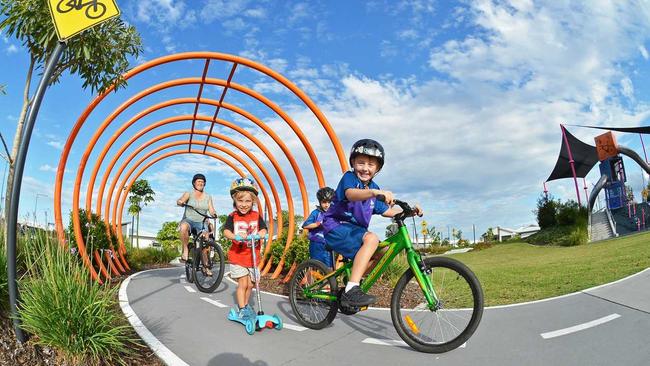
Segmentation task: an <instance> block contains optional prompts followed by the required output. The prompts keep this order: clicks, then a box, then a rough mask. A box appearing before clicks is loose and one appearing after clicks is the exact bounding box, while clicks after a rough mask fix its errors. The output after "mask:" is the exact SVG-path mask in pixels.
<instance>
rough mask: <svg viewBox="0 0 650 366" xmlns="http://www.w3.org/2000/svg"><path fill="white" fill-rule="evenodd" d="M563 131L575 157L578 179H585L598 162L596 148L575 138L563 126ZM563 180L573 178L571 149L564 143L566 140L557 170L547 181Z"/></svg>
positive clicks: (554, 170)
mask: <svg viewBox="0 0 650 366" xmlns="http://www.w3.org/2000/svg"><path fill="white" fill-rule="evenodd" d="M562 129H563V130H564V133H566V138H567V141H568V143H569V148H570V149H571V155H572V156H573V161H574V162H573V163H574V165H575V169H576V177H579V178H584V177H586V176H587V174H588V173H589V171H590V170H591V168H593V167H594V165H595V164H596V163H597V162H598V153H597V152H596V147H595V146H591V145H589V144H585V143H584V142H582V141H580V140H578V139H577V138H576V137H575V136H573V135H572V134H570V133H569V131H567V130H566V128H564V126H562ZM562 178H573V172H572V171H571V165H570V164H569V149H567V144H566V143H565V142H564V138H562V147H561V148H560V156H558V157H557V162H556V163H555V168H553V172H552V173H551V175H549V177H548V179H547V180H546V181H547V182H549V181H552V180H556V179H562Z"/></svg>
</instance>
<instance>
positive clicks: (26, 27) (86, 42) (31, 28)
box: [0, 0, 142, 207]
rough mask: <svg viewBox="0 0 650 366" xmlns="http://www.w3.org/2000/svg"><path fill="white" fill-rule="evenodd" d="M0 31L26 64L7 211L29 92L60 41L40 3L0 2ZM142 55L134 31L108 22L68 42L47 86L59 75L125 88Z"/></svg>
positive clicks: (99, 87) (95, 86)
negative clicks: (133, 64) (129, 72)
mask: <svg viewBox="0 0 650 366" xmlns="http://www.w3.org/2000/svg"><path fill="white" fill-rule="evenodd" d="M0 14H2V16H3V19H2V20H1V21H0V31H2V33H3V34H4V35H5V36H7V37H14V38H16V39H17V40H19V41H21V42H22V44H23V48H24V49H25V51H26V52H28V53H29V65H28V67H27V75H26V77H25V86H24V88H23V103H22V106H21V109H20V114H19V117H18V121H17V124H16V134H15V137H14V141H13V146H12V149H11V156H10V165H9V174H8V177H7V182H8V184H7V191H6V192H7V194H6V205H5V206H6V207H8V206H9V199H10V197H11V191H12V182H13V175H14V170H15V168H14V162H15V161H16V155H17V153H18V146H20V145H21V141H22V132H23V126H24V123H25V120H26V117H27V114H28V111H29V108H30V106H31V105H32V103H33V101H34V91H32V90H31V86H32V78H33V77H34V74H35V73H39V72H42V70H43V68H44V66H45V63H46V61H47V59H48V58H49V56H50V55H51V54H52V51H53V50H54V48H55V47H56V45H57V43H58V42H59V41H58V39H57V36H56V31H55V29H54V24H53V23H52V18H51V16H50V12H49V9H48V6H47V5H46V3H45V1H43V0H0ZM140 53H142V40H141V38H140V35H139V34H138V32H137V31H136V29H135V27H133V26H131V25H128V24H126V23H125V22H124V21H122V20H121V19H120V18H113V19H110V20H107V21H105V22H103V23H101V24H98V25H97V26H95V27H93V28H91V29H88V30H86V31H84V32H82V33H81V34H78V35H76V36H75V37H73V38H71V39H69V40H68V41H67V47H66V48H65V50H64V51H63V54H62V55H61V58H60V60H59V62H58V64H57V65H56V68H55V69H54V73H53V75H52V77H51V79H50V84H49V85H52V84H55V83H57V82H58V81H59V80H60V79H61V76H62V75H63V73H64V72H69V73H70V74H71V75H76V76H78V77H80V78H81V80H82V81H83V84H82V87H83V88H84V89H87V88H90V90H91V93H94V92H103V91H105V90H106V89H107V88H109V87H111V86H112V85H115V89H116V90H117V89H118V88H120V87H124V86H125V85H126V81H125V80H124V79H123V78H122V77H121V76H122V74H124V73H125V72H126V71H127V70H128V69H129V64H130V63H129V60H130V59H135V58H137V57H138V55H140Z"/></svg>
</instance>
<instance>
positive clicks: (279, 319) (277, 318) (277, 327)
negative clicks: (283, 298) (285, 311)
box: [273, 314, 282, 330]
mask: <svg viewBox="0 0 650 366" xmlns="http://www.w3.org/2000/svg"><path fill="white" fill-rule="evenodd" d="M273 317H274V318H275V319H276V320H277V321H278V322H277V324H275V329H277V330H280V329H282V318H280V317H279V316H278V315H277V314H273Z"/></svg>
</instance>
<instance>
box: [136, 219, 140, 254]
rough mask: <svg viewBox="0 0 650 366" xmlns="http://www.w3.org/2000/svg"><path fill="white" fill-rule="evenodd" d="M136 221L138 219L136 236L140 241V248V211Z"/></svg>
mask: <svg viewBox="0 0 650 366" xmlns="http://www.w3.org/2000/svg"><path fill="white" fill-rule="evenodd" d="M135 221H136V225H137V226H136V229H135V236H136V238H135V240H136V241H137V242H138V245H137V247H138V249H140V213H139V212H138V216H137V217H136V219H135Z"/></svg>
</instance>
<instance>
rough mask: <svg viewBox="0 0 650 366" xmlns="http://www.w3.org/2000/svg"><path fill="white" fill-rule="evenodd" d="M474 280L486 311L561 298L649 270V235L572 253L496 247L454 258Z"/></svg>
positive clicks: (556, 249) (518, 246) (566, 249)
mask: <svg viewBox="0 0 650 366" xmlns="http://www.w3.org/2000/svg"><path fill="white" fill-rule="evenodd" d="M453 257H454V258H456V259H459V260H460V261H462V262H463V263H465V264H466V265H468V266H469V267H470V268H471V269H472V270H473V271H474V273H476V275H477V276H478V279H479V280H480V281H481V285H482V286H483V292H484V293H485V305H486V306H492V305H503V304H512V303H517V302H523V301H530V300H539V299H544V298H548V297H552V296H558V295H564V294H567V293H571V292H576V291H580V290H584V289H587V288H589V287H593V286H597V285H601V284H604V283H607V282H611V281H615V280H618V279H621V278H623V277H626V276H628V275H631V274H633V273H636V272H639V271H641V270H644V269H646V268H648V267H650V233H648V232H646V233H643V234H635V235H630V236H626V237H624V238H618V239H612V240H607V241H602V242H598V243H595V244H586V245H580V246H575V247H556V246H535V245H531V244H527V243H523V242H518V243H511V244H499V245H495V246H494V247H492V248H490V249H487V250H482V251H478V252H469V253H463V254H455V255H453Z"/></svg>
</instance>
